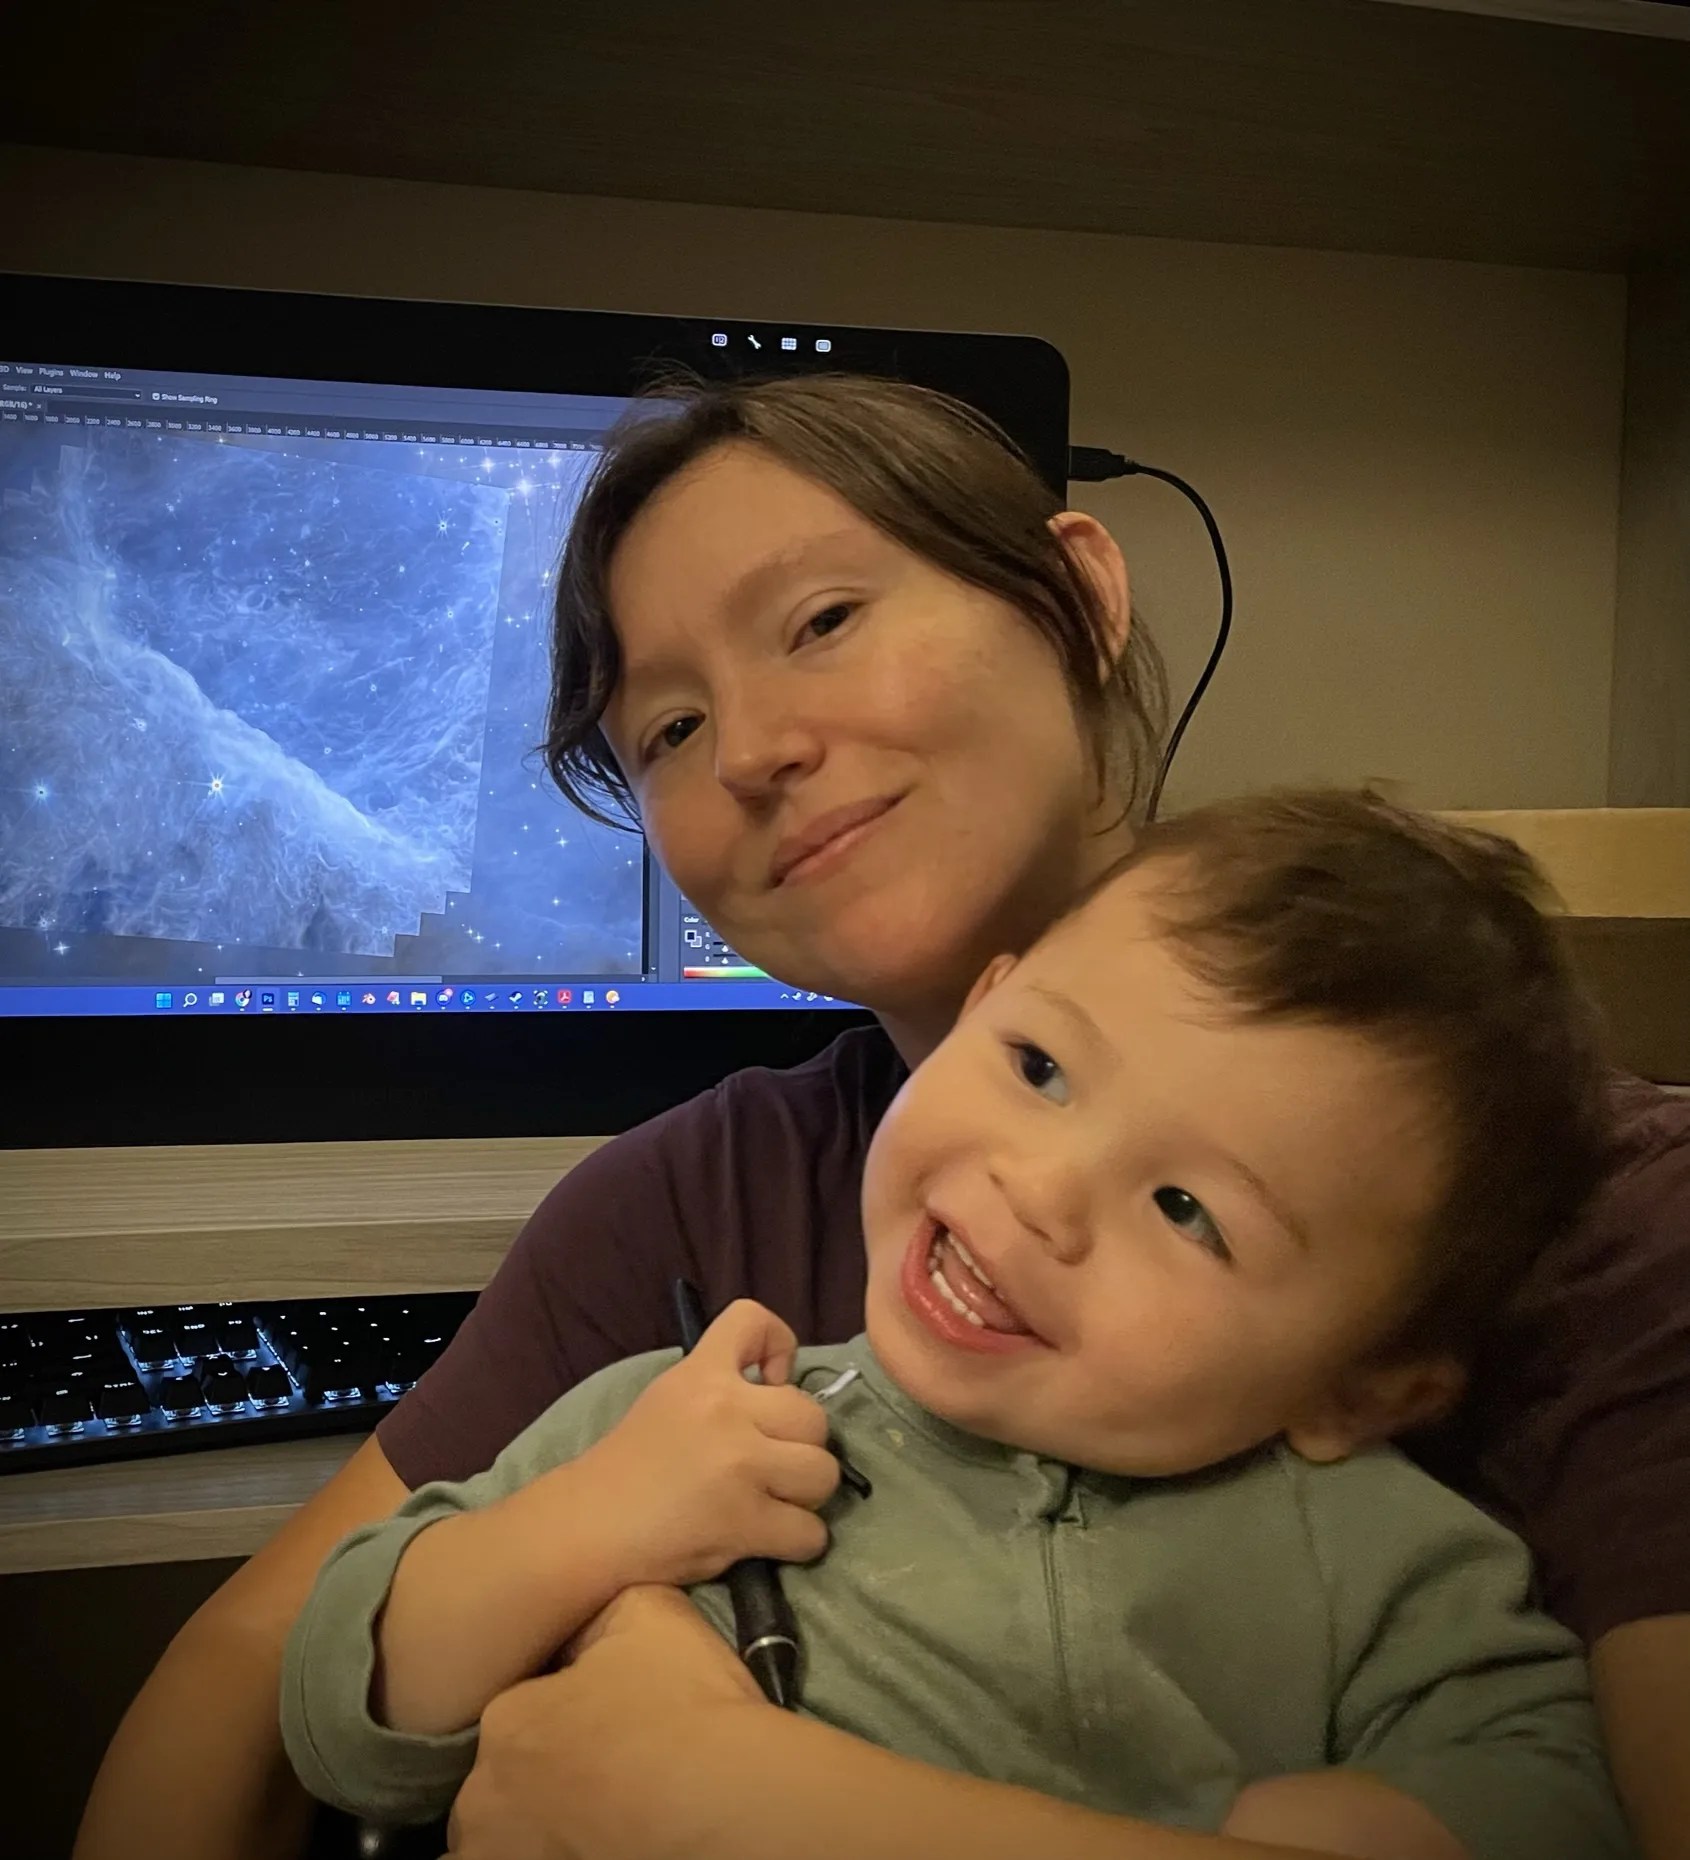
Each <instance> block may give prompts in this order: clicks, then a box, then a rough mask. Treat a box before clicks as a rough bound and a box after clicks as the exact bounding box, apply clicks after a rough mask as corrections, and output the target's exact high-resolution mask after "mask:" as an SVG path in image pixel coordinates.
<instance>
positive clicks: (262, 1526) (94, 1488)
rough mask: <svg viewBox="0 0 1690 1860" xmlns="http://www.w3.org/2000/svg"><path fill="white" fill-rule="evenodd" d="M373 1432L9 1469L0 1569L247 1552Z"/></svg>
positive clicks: (2, 1496)
mask: <svg viewBox="0 0 1690 1860" xmlns="http://www.w3.org/2000/svg"><path fill="white" fill-rule="evenodd" d="M367 1438H368V1436H367V1435H364V1434H335V1435H332V1436H330V1437H328V1438H326V1439H318V1440H278V1441H273V1442H265V1443H263V1444H260V1445H258V1446H250V1447H217V1448H209V1449H207V1450H206V1451H204V1452H200V1453H171V1454H166V1455H163V1456H161V1457H160V1458H157V1459H138V1460H118V1461H115V1462H113V1463H112V1464H109V1465H105V1466H57V1467H51V1468H49V1469H48V1470H47V1471H45V1472H33V1473H12V1474H8V1475H7V1476H6V1477H5V1478H3V1479H0V1575H5V1576H15V1575H20V1574H22V1573H24V1572H25V1571H29V1570H46V1569H98V1568H101V1567H104V1566H106V1565H110V1564H118V1563H181V1562H193V1561H195V1560H197V1559H199V1558H202V1557H220V1556H250V1555H251V1553H252V1552H253V1551H254V1550H256V1549H257V1548H258V1547H259V1545H260V1544H262V1543H263V1542H264V1541H265V1539H266V1538H268V1537H269V1536H270V1535H271V1533H272V1532H273V1531H275V1529H276V1527H277V1526H278V1525H280V1524H281V1523H282V1522H283V1521H284V1520H285V1519H286V1518H287V1517H288V1515H289V1514H290V1513H291V1512H292V1511H293V1510H294V1509H295V1508H296V1507H297V1506H299V1505H301V1504H303V1503H304V1502H305V1500H306V1499H308V1498H309V1497H310V1496H311V1494H312V1493H313V1492H315V1491H316V1490H317V1488H318V1487H319V1486H320V1485H322V1484H323V1483H324V1482H325V1481H326V1480H327V1479H328V1478H330V1477H331V1476H332V1475H333V1474H334V1473H335V1472H337V1471H338V1470H339V1469H340V1467H341V1466H342V1465H343V1464H344V1463H345V1462H346V1461H347V1460H348V1459H350V1458H351V1456H352V1454H353V1453H354V1452H355V1451H356V1450H357V1448H358V1446H359V1445H360V1443H361V1442H362V1441H364V1440H365V1439H367Z"/></svg>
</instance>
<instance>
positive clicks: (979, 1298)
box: [937, 1235, 1032, 1337]
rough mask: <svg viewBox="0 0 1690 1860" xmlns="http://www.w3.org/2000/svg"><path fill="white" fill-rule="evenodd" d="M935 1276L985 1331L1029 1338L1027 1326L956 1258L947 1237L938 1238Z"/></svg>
mask: <svg viewBox="0 0 1690 1860" xmlns="http://www.w3.org/2000/svg"><path fill="white" fill-rule="evenodd" d="M937 1265H938V1271H939V1276H940V1277H941V1278H942V1279H943V1280H944V1281H945V1284H946V1286H947V1288H948V1289H949V1290H950V1291H952V1292H953V1293H954V1294H955V1295H956V1296H957V1297H958V1298H959V1299H960V1300H961V1301H962V1303H963V1304H965V1305H966V1306H967V1307H968V1309H969V1310H970V1311H972V1312H973V1313H974V1315H975V1316H976V1317H977V1318H979V1320H980V1322H981V1323H982V1324H983V1325H985V1327H986V1328H987V1329H988V1330H996V1331H1001V1332H1003V1333H1004V1335H1006V1336H1010V1337H1027V1336H1031V1335H1032V1327H1031V1325H1028V1324H1024V1323H1022V1321H1021V1319H1020V1317H1019V1316H1017V1314H1016V1313H1015V1312H1014V1311H1012V1310H1011V1309H1010V1308H1009V1306H1008V1305H1006V1304H1005V1303H1004V1301H1003V1300H1002V1299H1001V1298H999V1297H998V1295H997V1293H996V1292H993V1291H989V1290H988V1289H987V1288H986V1287H985V1286H984V1285H983V1284H982V1283H981V1282H980V1280H979V1279H977V1278H976V1277H975V1276H974V1274H973V1273H972V1272H971V1271H970V1270H969V1269H968V1267H967V1266H965V1265H964V1264H963V1262H962V1260H961V1259H960V1258H959V1257H958V1254H957V1251H956V1248H955V1247H953V1246H952V1245H951V1242H950V1238H949V1236H948V1235H941V1236H940V1239H939V1248H938V1260H937Z"/></svg>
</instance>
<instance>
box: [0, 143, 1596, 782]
mask: <svg viewBox="0 0 1690 1860" xmlns="http://www.w3.org/2000/svg"><path fill="white" fill-rule="evenodd" d="M0 266H4V267H9V268H12V269H22V270H42V271H64V272H71V273H91V274H106V275H112V276H129V277H141V278H162V279H172V280H185V281H196V282H204V283H223V284H244V285H258V286H275V287H293V288H301V289H317V290H328V291H347V292H370V293H377V294H381V293H387V294H393V295H414V296H432V297H442V298H479V299H484V300H490V301H507V302H513V303H516V302H521V303H538V304H545V303H551V304H566V305H577V306H581V307H587V308H609V309H637V310H660V311H677V312H699V313H718V314H721V315H724V316H735V315H738V316H746V317H771V318H772V317H778V316H783V315H785V316H791V317H793V318H794V319H800V320H814V321H828V320H830V319H831V320H838V321H852V322H864V323H874V322H886V323H898V322H909V323H917V324H925V325H930V326H947V325H949V326H957V327H963V328H968V327H973V328H986V329H1003V330H1029V331H1035V332H1037V333H1039V334H1041V335H1044V336H1046V337H1048V338H1049V339H1050V340H1052V341H1053V342H1055V343H1056V344H1057V345H1058V346H1059V347H1060V348H1061V349H1063V351H1064V352H1065V353H1066V354H1067V356H1068V359H1069V362H1070V365H1071V367H1072V369H1073V376H1074V436H1075V438H1076V439H1079V440H1084V441H1087V442H1092V443H1100V444H1106V445H1113V446H1115V447H1117V448H1119V449H1121V450H1123V451H1126V452H1128V453H1130V454H1133V455H1135V456H1138V457H1141V458H1143V459H1145V460H1146V461H1148V462H1152V463H1155V464H1159V465H1163V466H1165V467H1167V468H1169V469H1171V470H1174V471H1178V472H1181V473H1183V474H1184V475H1185V476H1187V477H1189V478H1190V479H1192V480H1193V481H1194V482H1195V483H1196V484H1197V485H1198V487H1199V488H1200V489H1201V490H1202V491H1203V492H1204V493H1205V494H1206V495H1207V496H1208V498H1209V499H1210V501H1211V503H1212V504H1213V505H1214V507H1215V510H1216V513H1217V515H1218V516H1219V518H1220V520H1221V523H1222V526H1223V528H1224V530H1225V533H1226V536H1227V541H1228V544H1229V546H1230V549H1231V552H1232V557H1233V564H1234V571H1235V574H1236V577H1237V582H1238V594H1239V609H1238V625H1237V630H1236V632H1235V634H1234V641H1233V646H1232V648H1231V650H1230V652H1229V654H1228V658H1227V662H1226V664H1225V667H1224V668H1223V673H1222V676H1221V678H1220V680H1219V681H1218V682H1217V684H1216V686H1215V688H1214V690H1213V691H1212V693H1211V696H1210V698H1209V699H1208V701H1207V702H1206V704H1205V706H1204V711H1203V714H1202V717H1201V720H1200V722H1199V723H1198V724H1196V725H1195V726H1194V727H1193V729H1192V731H1191V733H1190V735H1189V737H1188V738H1187V743H1186V747H1185V749H1184V751H1183V752H1182V755H1181V765H1180V773H1179V775H1178V776H1177V777H1176V779H1175V781H1174V783H1173V785H1172V788H1171V790H1170V794H1171V797H1172V798H1173V799H1174V800H1176V801H1177V800H1181V799H1184V800H1190V799H1197V798H1201V797H1203V796H1206V795H1209V794H1213V793H1217V792H1222V791H1226V790H1232V789H1238V788H1242V787H1246V786H1250V785H1254V784H1259V783H1262V782H1268V781H1281V780H1297V779H1302V778H1321V779H1330V780H1360V779H1369V778H1377V779H1384V780H1388V781H1392V782H1396V783H1400V784H1402V788H1403V791H1404V793H1405V794H1406V795H1407V796H1408V797H1410V798H1413V799H1416V800H1419V801H1422V802H1425V803H1427V804H1429V805H1435V806H1469V807H1523V806H1533V807H1548V806H1572V805H1589V804H1594V803H1599V802H1601V801H1602V800H1604V799H1605V798H1606V784H1607V765H1608V717H1609V700H1610V689H1611V682H1612V670H1613V640H1614V611H1615V573H1616V530H1617V504H1618V483H1619V457H1620V423H1621V407H1622V399H1623V372H1624V348H1625V342H1624V335H1625V327H1624V326H1625V292H1624V284H1623V281H1622V280H1621V279H1619V278H1617V277H1606V276H1592V275H1587V274H1575V273H1562V272H1546V271H1526V270H1518V269H1507V268H1502V267H1491V266H1479V265H1460V264H1451V263H1443V262H1433V261H1424V260H1398V259H1385V258H1368V257H1357V256H1351V255H1337V254H1329V253H1312V252H1292V251H1282V250H1268V249H1262V248H1239V247H1222V246H1204V245H1193V244H1183V243H1176V242H1173V241H1162V240H1139V239H1125V238H1111V237H1102V236H1094V235H1082V234H1072V233H1052V232H1038V231H1012V230H997V229H986V228H979V227H952V226H934V225H922V224H912V223H908V222H897V221H878V220H860V219H846V218H828V217H821V216H811V215H802V214H791V213H762V212H752V211H741V210H730V209H722V208H704V207H688V206H669V205H657V204H651V203H642V202H621V201H608V200H587V199H572V198H560V197H551V196H545V195H539V194H524V193H515V192H502V191H487V190H477V189H468V188H454V187H445V186H425V185H417V184H412V183H401V182H383V181H375V180H368V179H354V178H349V177H341V176H329V175H305V174H284V173H280V172H275V171H269V170H242V169H233V168H215V167H209V166H203V165H199V164H189V163H170V162H151V161H136V160H129V159H123V158H115V157H104V156H93V155H71V154H64V153H58V152H52V151H43V150H24V149H0ZM87 359H90V360H97V359H98V358H97V357H90V358H87ZM1080 501H1082V502H1083V503H1085V504H1086V505H1087V507H1089V508H1092V509H1095V510H1096V511H1097V512H1098V513H1099V514H1100V515H1102V516H1103V517H1105V518H1106V520H1107V521H1108V522H1109V523H1110V524H1111V525H1112V526H1113V527H1114V528H1115V530H1116V532H1117V534H1118V535H1119V536H1120V537H1121V539H1122V541H1123V543H1124V544H1125V545H1126V547H1127V550H1128V554H1129V557H1130V559H1131V560H1132V562H1133V565H1134V570H1135V575H1136V579H1137V583H1138V591H1139V594H1140V597H1141V601H1142V605H1143V607H1144V609H1145V610H1146V612H1147V613H1148V615H1149V617H1150V619H1151V621H1152V622H1153V623H1154V624H1155V626H1156V628H1157V630H1158V632H1159V634H1160V636H1161V637H1162V639H1163V641H1164V643H1165V645H1166V647H1167V649H1168V653H1169V657H1170V660H1171V662H1172V664H1173V667H1174V669H1175V672H1176V675H1177V676H1178V678H1179V679H1180V680H1181V681H1188V680H1189V678H1190V677H1191V676H1192V675H1193V674H1194V672H1195V671H1196V669H1197V667H1198V666H1199V665H1200V664H1201V661H1202V658H1203V656H1204V654H1205V653H1206V651H1207V649H1208V644H1209V639H1210V635H1211V633H1212V629H1213V623H1214V617H1215V592H1214V583H1213V579H1212V571H1211V569H1210V567H1209V563H1208V555H1207V545H1206V543H1205V541H1204V538H1203V534H1202V530H1201V527H1200V525H1199V523H1198V521H1197V519H1196V516H1195V514H1194V513H1192V512H1190V511H1189V510H1188V509H1187V507H1186V506H1185V505H1184V503H1183V500H1180V499H1179V498H1178V497H1177V496H1176V495H1175V494H1174V493H1173V492H1172V491H1170V490H1168V489H1166V488H1164V487H1160V486H1157V485H1154V484H1151V483H1149V482H1148V481H1145V480H1138V481H1134V482H1129V483H1126V484H1118V485H1112V486H1108V487H1102V488H1098V489H1096V490H1093V491H1090V492H1085V493H1082V494H1081V496H1080Z"/></svg>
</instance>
